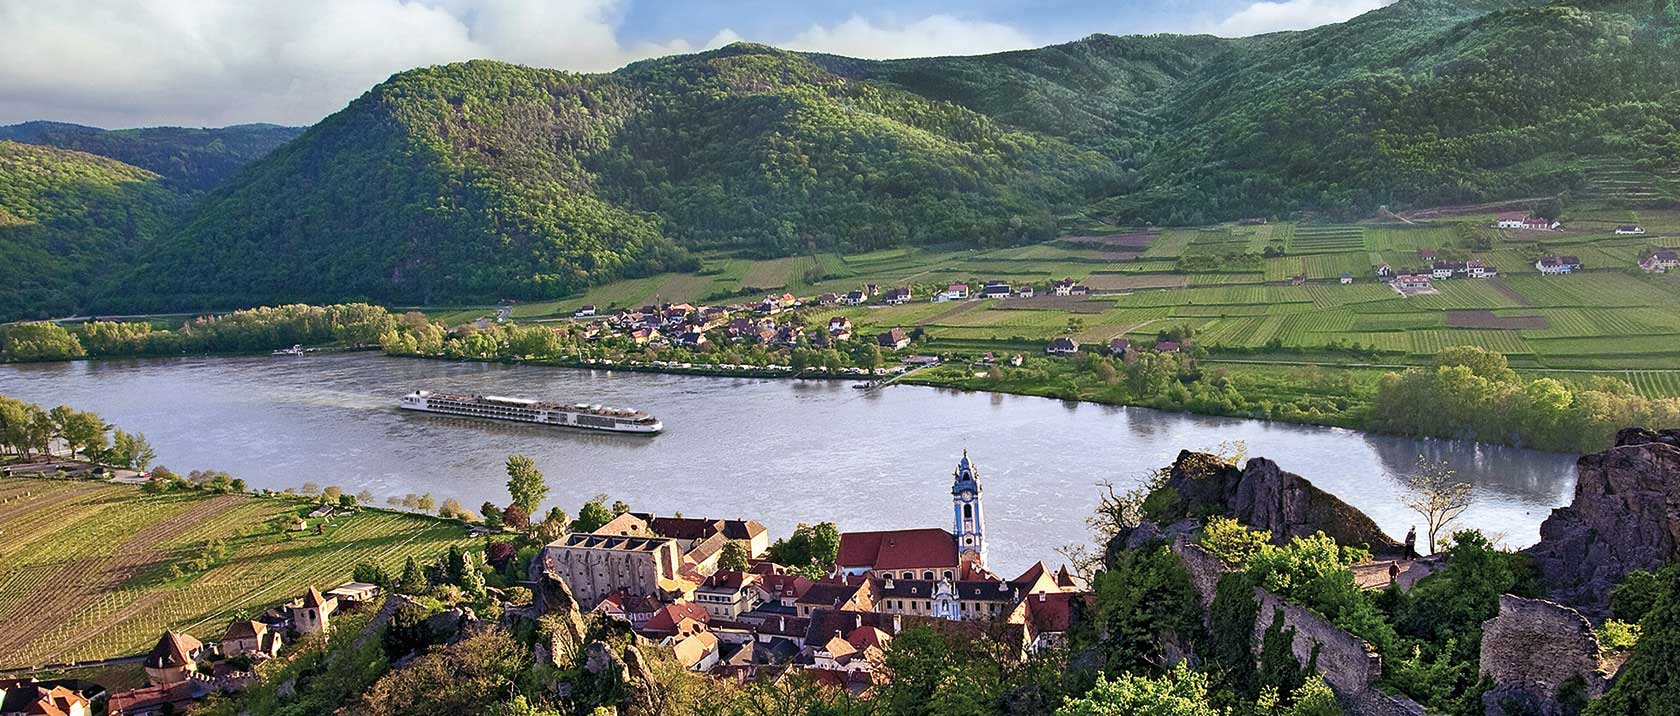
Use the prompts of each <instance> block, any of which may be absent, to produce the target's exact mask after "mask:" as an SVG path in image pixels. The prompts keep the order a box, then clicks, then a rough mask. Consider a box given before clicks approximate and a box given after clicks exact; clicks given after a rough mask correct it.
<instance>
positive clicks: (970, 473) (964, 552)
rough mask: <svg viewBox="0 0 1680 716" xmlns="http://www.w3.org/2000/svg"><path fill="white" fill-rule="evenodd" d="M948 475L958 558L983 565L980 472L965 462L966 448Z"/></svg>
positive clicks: (983, 532)
mask: <svg viewBox="0 0 1680 716" xmlns="http://www.w3.org/2000/svg"><path fill="white" fill-rule="evenodd" d="M951 477H952V480H951V515H952V523H951V534H952V536H954V537H955V538H956V540H957V560H958V561H959V562H961V563H967V562H969V561H971V560H972V561H973V562H975V563H976V564H978V565H979V566H981V567H984V566H986V521H985V518H984V516H983V514H982V513H981V511H980V472H979V471H978V470H976V469H974V465H973V464H972V463H970V462H969V461H968V450H966V449H965V450H963V456H962V461H961V462H959V463H957V469H956V471H955V472H954V473H953V474H952V476H951Z"/></svg>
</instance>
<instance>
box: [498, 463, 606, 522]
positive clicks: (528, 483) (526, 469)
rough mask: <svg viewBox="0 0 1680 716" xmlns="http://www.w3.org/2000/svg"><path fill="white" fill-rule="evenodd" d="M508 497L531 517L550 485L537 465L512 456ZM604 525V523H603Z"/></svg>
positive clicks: (508, 469)
mask: <svg viewBox="0 0 1680 716" xmlns="http://www.w3.org/2000/svg"><path fill="white" fill-rule="evenodd" d="M507 475H508V482H507V488H508V495H509V496H511V497H512V498H513V504H515V505H519V506H520V507H521V508H523V509H524V510H525V514H527V515H529V514H531V513H533V512H536V511H537V507H539V506H540V505H541V504H542V501H543V498H546V497H548V485H547V483H544V482H543V474H542V472H540V471H538V470H537V464H536V463H535V462H533V461H532V460H531V458H529V457H526V456H524V455H510V456H508V460H507ZM603 524H604V523H603Z"/></svg>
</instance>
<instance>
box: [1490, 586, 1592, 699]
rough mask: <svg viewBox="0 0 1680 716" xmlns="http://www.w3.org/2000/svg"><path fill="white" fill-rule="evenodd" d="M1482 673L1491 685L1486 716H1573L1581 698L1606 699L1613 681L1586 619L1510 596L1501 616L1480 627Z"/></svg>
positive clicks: (1501, 603)
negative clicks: (1608, 685) (1527, 715)
mask: <svg viewBox="0 0 1680 716" xmlns="http://www.w3.org/2000/svg"><path fill="white" fill-rule="evenodd" d="M1481 670H1482V674H1484V675H1485V676H1486V677H1487V678H1488V679H1489V680H1490V681H1492V682H1493V687H1492V688H1491V689H1489V690H1488V691H1487V693H1485V694H1483V695H1482V707H1483V710H1484V712H1485V714H1486V716H1516V715H1517V714H1535V715H1536V716H1563V715H1564V714H1571V713H1574V712H1575V707H1578V704H1579V700H1580V699H1587V698H1597V697H1599V696H1600V695H1602V694H1603V693H1604V691H1605V687H1606V685H1607V683H1608V681H1609V678H1608V677H1607V675H1606V674H1605V673H1604V669H1603V667H1602V666H1601V664H1600V661H1599V644H1598V637H1597V635H1595V634H1594V633H1593V627H1592V623H1591V622H1589V621H1587V618H1586V617H1583V616H1581V613H1580V612H1577V611H1575V610H1574V609H1570V608H1569V607H1565V606H1560V605H1558V604H1554V603H1552V602H1548V601H1545V600H1542V599H1524V598H1522V597H1515V596H1511V595H1509V594H1506V595H1502V596H1500V597H1499V616H1496V617H1494V618H1492V619H1489V620H1487V621H1486V622H1483V623H1482V654H1481ZM1571 690H1574V691H1575V693H1573V694H1571V693H1570V691H1571ZM1570 702H1575V706H1571V703H1570Z"/></svg>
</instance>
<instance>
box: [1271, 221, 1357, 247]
mask: <svg viewBox="0 0 1680 716" xmlns="http://www.w3.org/2000/svg"><path fill="white" fill-rule="evenodd" d="M1363 250H1365V230H1364V229H1363V228H1360V227H1358V226H1316V225H1302V226H1296V227H1295V235H1294V236H1293V237H1291V238H1290V240H1289V253H1292V254H1327V253H1335V252H1338V251H1363Z"/></svg>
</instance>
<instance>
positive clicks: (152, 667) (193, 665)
mask: <svg viewBox="0 0 1680 716" xmlns="http://www.w3.org/2000/svg"><path fill="white" fill-rule="evenodd" d="M203 652H204V643H203V642H200V641H199V640H197V639H194V638H193V637H191V636H189V635H187V634H182V633H180V632H177V631H175V630H173V629H169V630H165V631H164V632H163V636H161V637H159V638H158V643H157V645H156V646H153V647H152V650H151V651H150V652H147V654H146V660H145V662H144V663H143V664H142V666H143V667H144V668H145V670H146V681H148V682H150V683H151V684H152V685H154V686H168V685H170V684H178V683H181V682H183V681H186V680H187V679H188V677H190V676H191V675H192V674H195V673H197V672H198V657H199V655H200V654H202V653H203Z"/></svg>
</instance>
